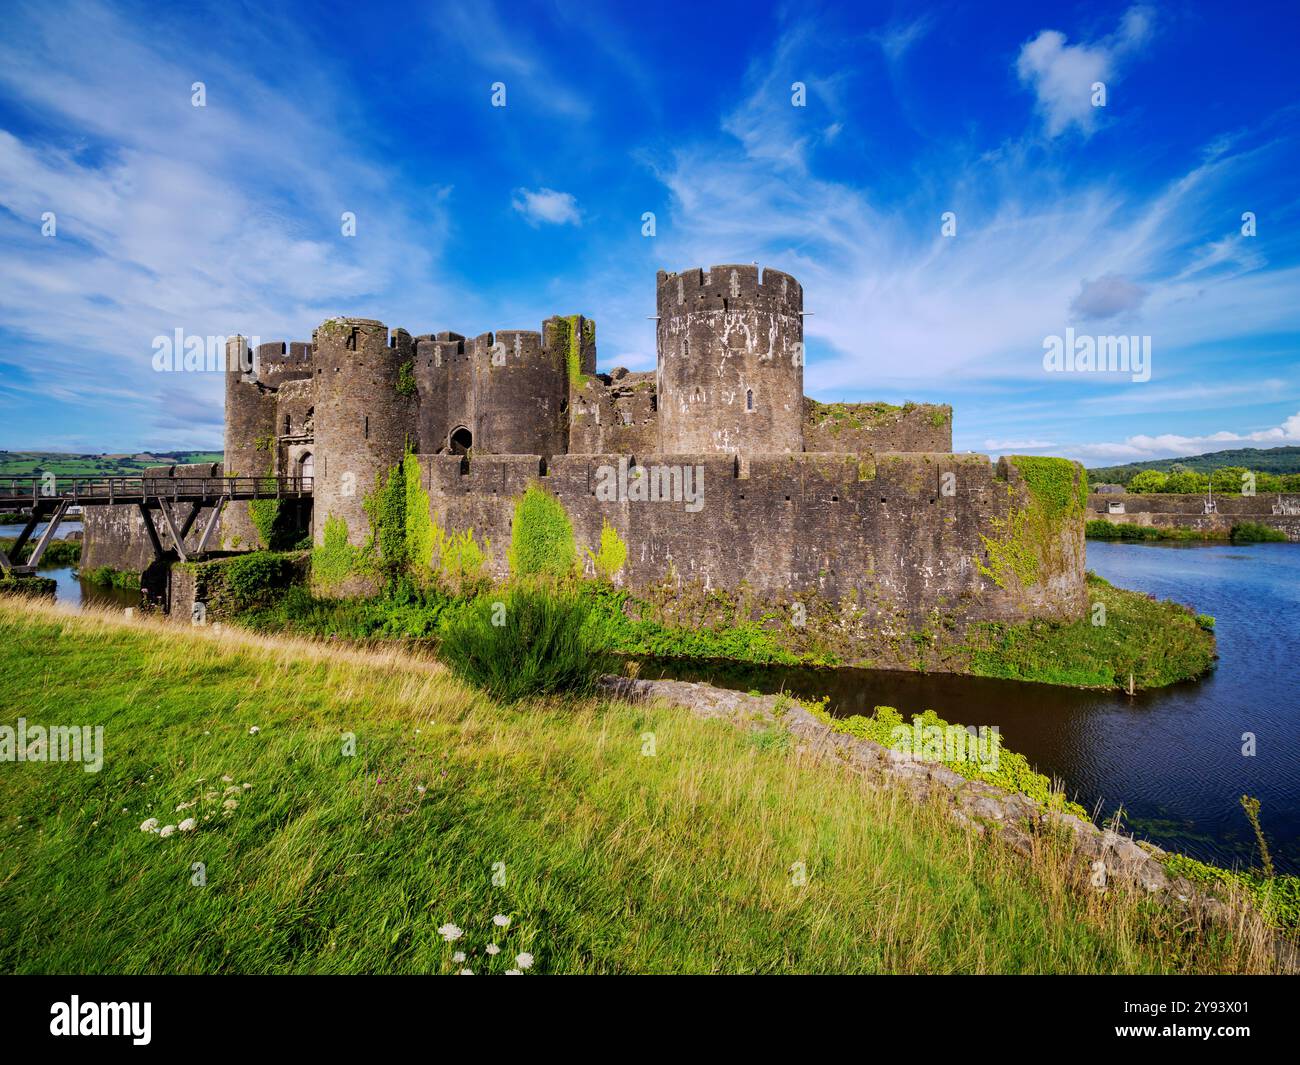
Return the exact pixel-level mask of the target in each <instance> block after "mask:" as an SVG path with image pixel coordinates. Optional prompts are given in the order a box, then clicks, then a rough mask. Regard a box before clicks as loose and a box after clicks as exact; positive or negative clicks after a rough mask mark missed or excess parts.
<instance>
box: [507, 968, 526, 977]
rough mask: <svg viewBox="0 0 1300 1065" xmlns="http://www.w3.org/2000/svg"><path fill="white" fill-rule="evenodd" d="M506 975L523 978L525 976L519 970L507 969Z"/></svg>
mask: <svg viewBox="0 0 1300 1065" xmlns="http://www.w3.org/2000/svg"><path fill="white" fill-rule="evenodd" d="M506 975H507V976H523V975H524V974H523V973H521V972H520V971H519V970H518V969H507V970H506Z"/></svg>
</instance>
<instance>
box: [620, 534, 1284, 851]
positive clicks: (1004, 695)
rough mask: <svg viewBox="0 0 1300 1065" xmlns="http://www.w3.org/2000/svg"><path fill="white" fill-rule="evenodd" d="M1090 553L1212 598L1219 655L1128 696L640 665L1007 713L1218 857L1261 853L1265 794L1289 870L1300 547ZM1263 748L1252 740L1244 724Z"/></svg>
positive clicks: (1013, 743)
mask: <svg viewBox="0 0 1300 1065" xmlns="http://www.w3.org/2000/svg"><path fill="white" fill-rule="evenodd" d="M1088 567H1089V569H1092V570H1093V571H1094V572H1096V573H1098V574H1100V575H1101V576H1103V577H1105V578H1106V579H1107V580H1109V581H1111V582H1112V583H1113V584H1117V585H1120V586H1121V587H1124V588H1133V589H1136V590H1138V591H1142V592H1148V593H1150V594H1151V595H1154V596H1156V597H1157V598H1161V599H1173V600H1176V601H1177V602H1180V603H1186V604H1187V605H1189V606H1191V607H1193V608H1194V609H1195V610H1196V612H1197V613H1201V614H1212V615H1213V616H1214V617H1215V619H1216V626H1215V633H1216V635H1217V637H1218V643H1219V663H1218V668H1217V669H1216V670H1215V671H1214V672H1213V673H1212V674H1210V675H1209V676H1208V677H1206V678H1204V679H1202V680H1200V681H1195V682H1189V683H1185V684H1179V685H1175V686H1173V687H1171V688H1165V689H1162V690H1159V691H1154V692H1144V693H1139V694H1138V695H1136V696H1134V697H1132V698H1130V697H1129V696H1127V695H1124V694H1120V693H1109V692H1091V691H1077V690H1075V689H1071V688H1057V687H1052V686H1049V685H1040V684H1020V683H1016V682H1013V681H1000V680H988V679H983V678H979V677H955V676H944V675H919V674H915V673H893V672H881V671H878V670H857V669H833V670H824V669H790V668H785V667H777V668H770V667H764V668H757V669H745V668H736V667H734V666H732V665H725V666H716V667H715V666H711V665H707V664H705V665H694V664H693V665H692V666H690V667H685V668H683V667H681V666H679V665H677V664H669V663H658V664H657V665H656V666H654V667H648V666H647V667H644V668H643V669H642V673H641V675H642V676H656V675H658V676H678V677H682V678H684V679H694V680H712V681H713V682H714V683H717V684H719V685H723V686H726V687H731V688H737V689H740V690H745V691H748V690H758V691H764V692H775V691H780V690H782V689H784V690H787V691H789V692H791V693H793V694H795V695H798V696H806V697H809V698H820V697H821V696H823V695H829V696H830V699H831V707H832V710H833V712H835V713H837V714H842V715H848V714H855V713H868V714H869V713H871V711H872V709H873V708H874V707H876V706H881V705H884V706H894V707H897V708H898V709H899V710H902V711H903V712H904V713H905V714H911V713H919V712H920V711H922V710H926V709H931V708H933V709H934V710H935V712H937V713H938V714H939V716H940V717H942V718H944V719H945V720H948V721H952V722H956V723H959V724H963V725H997V726H998V727H999V728H1000V730H1001V733H1002V737H1003V740H1004V742H1005V743H1006V746H1007V747H1008V748H1009V749H1011V750H1013V751H1019V752H1021V753H1022V754H1024V755H1025V756H1026V757H1028V759H1029V760H1030V761H1031V762H1032V763H1033V764H1034V765H1035V767H1036V768H1037V769H1038V770H1039V771H1040V772H1043V773H1046V774H1048V775H1049V776H1052V777H1054V778H1056V779H1058V780H1060V781H1061V782H1062V783H1063V784H1064V786H1065V788H1066V790H1067V791H1068V792H1069V794H1070V795H1071V797H1072V798H1074V799H1075V800H1076V801H1078V802H1079V803H1081V804H1082V805H1083V806H1084V807H1086V808H1087V809H1089V810H1093V809H1097V808H1099V809H1100V810H1101V812H1102V815H1103V816H1109V815H1110V814H1112V813H1113V812H1114V811H1115V809H1116V808H1117V807H1119V806H1121V805H1122V806H1123V809H1124V812H1125V817H1126V823H1127V824H1128V826H1129V829H1130V830H1131V831H1132V832H1134V833H1135V834H1136V835H1138V836H1140V837H1143V838H1146V839H1149V840H1151V841H1152V842H1153V843H1157V844H1159V845H1160V846H1163V847H1167V848H1168V849H1170V850H1177V851H1181V852H1182V853H1185V854H1190V855H1192V856H1194V857H1197V858H1201V859H1203V860H1206V861H1212V862H1215V863H1217V864H1221V865H1227V866H1232V865H1240V866H1249V865H1252V864H1256V863H1257V850H1256V846H1255V837H1254V833H1253V831H1252V829H1251V827H1250V824H1249V822H1248V821H1247V820H1246V817H1245V815H1244V813H1243V812H1242V809H1241V804H1240V800H1241V796H1242V795H1251V796H1254V797H1255V798H1257V799H1259V800H1260V803H1261V813H1260V816H1261V821H1262V823H1263V826H1264V831H1265V834H1266V836H1267V839H1268V842H1269V846H1270V848H1271V851H1272V854H1273V859H1274V863H1275V864H1276V865H1277V867H1278V869H1279V871H1286V872H1290V873H1300V547H1297V546H1296V545H1294V544H1252V545H1249V546H1218V545H1215V546H1202V545H1197V546H1182V545H1179V546H1166V545H1147V544H1122V543H1100V542H1096V541H1089V542H1088ZM1247 732H1249V733H1253V734H1254V736H1255V744H1256V753H1255V755H1254V756H1253V757H1247V756H1244V755H1243V754H1242V742H1243V741H1242V735H1243V733H1247Z"/></svg>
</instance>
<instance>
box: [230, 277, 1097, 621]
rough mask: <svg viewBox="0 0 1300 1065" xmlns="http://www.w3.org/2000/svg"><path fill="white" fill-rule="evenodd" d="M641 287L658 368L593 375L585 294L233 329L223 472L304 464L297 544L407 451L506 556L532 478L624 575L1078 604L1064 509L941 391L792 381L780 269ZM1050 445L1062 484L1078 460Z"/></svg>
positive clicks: (787, 304) (1007, 612)
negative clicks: (431, 328) (633, 482)
mask: <svg viewBox="0 0 1300 1065" xmlns="http://www.w3.org/2000/svg"><path fill="white" fill-rule="evenodd" d="M655 295H656V304H655V306H656V312H657V314H656V317H657V319H658V322H657V327H656V335H657V346H658V365H657V369H656V371H655V372H654V373H631V372H629V371H627V370H625V369H623V368H621V367H617V368H615V369H613V370H611V371H610V372H609V373H600V372H598V371H597V363H596V323H595V322H594V321H592V320H591V319H589V318H586V317H584V316H582V315H567V316H554V317H552V318H549V319H547V320H546V321H545V322H543V323H542V327H541V329H540V330H538V331H529V330H513V329H512V330H500V331H497V332H490V333H484V334H481V335H479V336H477V337H473V338H466V337H465V336H463V335H462V334H459V333H455V332H450V331H446V332H439V333H428V334H423V335H420V336H414V337H413V336H411V334H409V333H407V332H406V331H405V330H402V329H394V330H392V331H391V332H390V331H389V329H388V328H387V327H386V326H385V325H384V324H383V323H380V322H377V321H373V320H370V319H363V318H334V319H330V320H329V321H326V322H325V323H323V324H322V325H321V326H320V328H319V329H318V330H317V331H316V333H315V335H314V337H313V339H312V342H311V343H310V344H306V343H301V342H295V343H286V342H272V343H269V344H261V345H259V346H258V347H257V349H256V350H255V351H249V350H248V347H247V345H246V344H245V342H244V341H242V340H241V339H240V338H235V339H233V340H232V341H231V345H232V349H231V350H232V353H233V355H234V356H235V357H234V358H233V359H230V360H229V363H230V367H231V368H230V369H229V371H228V374H227V388H226V461H225V466H226V472H227V473H232V474H236V473H237V474H241V475H245V476H247V475H250V474H261V473H278V474H286V475H310V476H312V477H313V480H314V500H313V512H312V530H313V537H314V541H315V543H316V544H317V545H321V544H323V542H324V539H325V528H326V524H327V522H329V521H331V520H333V521H334V522H335V523H336V524H335V527H336V528H337V523H339V522H341V523H343V525H345V526H346V530H347V539H348V541H349V542H350V543H351V544H353V545H355V546H360V545H363V544H365V543H367V542H368V540H369V539H370V538H371V536H372V529H371V527H370V517H369V515H368V514H367V512H366V506H365V500H366V497H367V495H368V494H369V493H371V492H372V491H373V490H374V489H375V487H376V485H377V484H378V483H379V482H380V481H381V480H382V479H383V478H385V477H386V476H387V475H388V474H389V472H390V471H391V470H393V469H394V467H395V466H396V465H397V464H398V463H399V462H401V460H402V458H403V456H404V454H406V452H407V451H408V449H409V450H410V451H411V452H412V453H414V454H415V455H416V456H417V458H418V462H419V469H420V475H421V480H422V485H423V488H424V490H425V491H427V492H428V495H429V506H430V511H431V516H432V518H433V520H434V521H435V522H436V523H437V525H438V526H440V527H441V528H442V529H443V530H444V531H445V532H447V533H464V532H467V531H468V532H470V533H472V534H473V536H474V539H475V541H476V542H477V543H478V544H479V546H480V547H481V548H484V549H485V550H486V553H487V560H488V566H489V568H490V570H491V571H492V573H493V574H494V575H496V576H501V577H504V576H505V575H506V570H507V566H508V563H507V550H508V547H509V544H510V538H511V527H510V525H511V521H512V520H513V514H514V504H515V502H516V501H517V500H518V498H519V497H520V495H521V494H522V493H523V492H524V491H525V489H526V488H527V487H528V486H529V485H530V484H533V483H536V484H538V485H540V486H542V487H543V488H544V489H545V490H546V491H548V492H549V493H551V494H552V495H553V496H554V497H555V498H556V499H558V500H559V502H560V503H561V504H562V505H563V506H564V508H565V510H566V512H567V513H568V515H569V519H570V521H571V523H572V525H573V529H574V534H575V539H576V540H577V546H578V548H579V549H580V550H579V557H580V558H581V557H584V549H586V548H595V547H596V546H597V545H598V544H599V543H600V539H601V531H602V528H603V527H604V526H605V524H606V523H608V525H609V526H610V527H612V528H613V529H614V530H615V531H616V532H617V533H618V535H619V537H620V538H621V539H622V541H623V542H624V544H625V545H626V547H627V560H626V563H625V564H624V565H623V566H622V568H621V570H620V571H619V572H618V573H617V574H615V576H614V579H615V581H616V582H617V583H618V584H620V585H622V586H624V587H627V588H629V589H637V588H650V587H652V586H653V587H654V588H656V589H663V588H664V587H669V588H671V587H672V586H674V585H680V586H686V585H688V584H689V585H691V586H693V587H699V588H703V589H706V590H710V591H713V590H716V591H720V592H728V593H736V594H737V595H740V594H743V595H744V596H746V597H748V598H749V599H750V600H751V601H752V600H771V601H773V602H778V601H779V602H788V601H789V600H790V599H791V598H795V597H811V596H816V597H819V599H821V600H823V601H824V602H826V603H830V604H832V605H842V604H847V605H851V606H852V608H853V610H854V611H856V612H857V613H858V614H859V615H860V616H865V617H872V616H884V615H888V616H890V617H891V618H894V619H899V618H900V617H905V618H906V619H908V620H909V621H916V620H919V619H920V618H921V617H922V616H923V615H927V614H930V613H931V612H934V611H938V612H941V613H943V614H944V615H945V616H946V617H949V618H952V619H954V620H958V621H961V620H972V619H1015V618H1023V617H1052V618H1063V617H1076V616H1080V615H1081V613H1082V611H1083V609H1084V605H1085V603H1084V590H1083V589H1084V583H1083V521H1082V516H1083V511H1082V507H1081V506H1078V507H1076V506H1074V505H1073V504H1071V505H1070V506H1069V507H1068V508H1066V509H1065V510H1061V509H1060V508H1059V507H1057V508H1055V509H1053V508H1052V507H1044V506H1042V505H1041V501H1038V500H1036V499H1035V497H1034V492H1033V491H1031V486H1030V485H1029V484H1028V483H1026V481H1025V477H1024V475H1023V474H1022V470H1021V469H1020V467H1019V466H1018V465H1017V463H1016V462H1015V461H1012V462H1007V461H1005V460H1004V461H1003V462H1001V463H1000V464H999V465H998V467H997V468H994V467H993V466H992V465H991V464H990V463H989V462H988V459H987V458H986V457H985V456H982V455H954V454H952V453H951V448H952V411H951V408H949V407H946V406H930V405H913V404H908V405H906V406H903V407H891V406H889V405H887V404H822V403H817V402H815V401H813V400H811V399H808V398H807V397H805V396H804V395H803V367H804V354H803V308H804V293H803V288H802V286H801V285H800V284H799V283H798V281H797V280H795V278H793V277H791V276H790V275H789V274H786V273H783V272H781V271H778V270H760V269H759V268H758V267H757V266H751V265H722V266H714V267H712V268H710V269H708V270H700V269H695V270H688V271H684V272H682V273H680V274H679V273H666V272H663V271H660V272H659V274H658V276H657V278H656V284H655ZM1040 461H1041V460H1040ZM1061 466H1062V468H1063V469H1064V471H1065V478H1066V480H1069V479H1070V478H1071V477H1073V478H1074V480H1075V484H1076V487H1077V485H1078V484H1080V483H1081V478H1082V476H1083V472H1082V469H1081V468H1079V467H1077V466H1072V465H1069V464H1065V463H1062V464H1061ZM638 470H644V471H647V472H646V476H648V477H650V478H651V479H652V480H657V479H658V477H659V476H660V475H661V474H662V475H664V476H665V477H667V478H668V479H669V480H668V483H669V484H670V485H671V483H672V480H671V479H672V478H673V477H676V478H678V481H677V484H678V496H679V498H677V499H675V500H672V499H670V500H661V501H654V502H650V501H646V502H641V501H638V500H637V498H636V495H635V493H627V494H624V495H616V496H613V497H611V496H608V495H602V493H601V491H600V485H601V482H602V478H607V477H608V476H609V474H610V471H621V472H620V473H619V476H621V477H622V478H623V479H624V481H626V478H627V477H628V476H629V475H635V473H636V471H638ZM1058 472H1059V471H1058ZM684 475H685V476H689V481H688V484H689V485H690V487H691V488H692V489H702V493H701V494H700V495H699V497H698V499H697V500H696V502H695V504H694V505H690V506H688V505H687V501H686V500H684V499H682V498H680V495H681V484H682V482H681V478H682V477H683V476H684ZM1067 494H1068V493H1067ZM1071 498H1073V497H1071ZM222 529H223V533H224V537H225V538H224V543H223V546H224V547H225V548H226V549H228V550H229V549H247V548H251V547H253V546H255V545H256V544H257V537H258V533H257V530H256V529H255V528H254V527H253V525H252V522H251V521H250V520H249V517H248V513H247V506H246V505H242V504H237V505H235V506H233V507H230V508H228V511H227V513H226V514H225V515H223V521H222ZM347 590H349V591H355V590H356V586H355V585H354V584H349V585H348V588H347Z"/></svg>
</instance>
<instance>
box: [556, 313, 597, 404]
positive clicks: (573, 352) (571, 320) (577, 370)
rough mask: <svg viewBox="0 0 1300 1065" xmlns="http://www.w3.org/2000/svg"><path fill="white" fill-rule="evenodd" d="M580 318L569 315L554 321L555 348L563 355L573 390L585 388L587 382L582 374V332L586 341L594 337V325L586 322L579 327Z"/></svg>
mask: <svg viewBox="0 0 1300 1065" xmlns="http://www.w3.org/2000/svg"><path fill="white" fill-rule="evenodd" d="M581 318H582V315H580V314H570V315H566V316H564V317H561V318H556V319H555V340H556V347H557V348H558V350H560V351H562V352H563V353H564V362H565V367H566V368H567V371H568V375H569V383H570V384H571V385H572V386H573V387H574V388H585V387H586V386H587V382H588V380H589V378H588V376H587V375H586V374H585V373H583V372H582V342H583V330H584V329H585V330H586V332H587V339H588V340H594V339H595V336H596V323H595V322H591V321H587V322H584V323H583V324H582V326H581V327H579V324H578V323H579V321H580V320H581Z"/></svg>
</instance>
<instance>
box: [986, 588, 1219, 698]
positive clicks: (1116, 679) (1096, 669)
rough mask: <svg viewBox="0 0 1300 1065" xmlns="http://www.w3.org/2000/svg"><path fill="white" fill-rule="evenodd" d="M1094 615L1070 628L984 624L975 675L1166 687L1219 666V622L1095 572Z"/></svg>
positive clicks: (1054, 624) (1096, 685) (1057, 624)
mask: <svg viewBox="0 0 1300 1065" xmlns="http://www.w3.org/2000/svg"><path fill="white" fill-rule="evenodd" d="M1087 585H1088V602H1089V604H1090V609H1089V612H1088V614H1087V616H1086V617H1084V618H1081V619H1080V620H1078V621H1072V622H1068V623H1062V622H1047V621H1032V622H1027V623H1022V624H1018V625H1003V624H992V623H984V624H980V625H976V626H974V627H973V629H972V633H971V648H972V652H971V671H972V672H973V673H975V674H976V675H977V676H981V677H1002V678H1006V679H1008V680H1028V681H1037V682H1040V683H1044V684H1062V685H1069V686H1071V687H1081V688H1123V687H1127V686H1128V683H1129V678H1130V676H1131V677H1132V680H1133V686H1134V687H1135V688H1159V687H1163V686H1165V685H1168V684H1174V683H1177V682H1178V681H1181V680H1189V679H1191V678H1194V677H1199V676H1201V674H1203V673H1205V672H1206V671H1207V670H1209V669H1211V668H1213V666H1214V660H1215V656H1216V652H1215V643H1214V634H1213V631H1212V630H1213V628H1214V619H1213V618H1210V617H1206V616H1204V615H1200V616H1198V615H1196V614H1194V613H1193V612H1192V611H1191V610H1189V609H1188V608H1187V607H1185V606H1180V605H1179V604H1177V603H1173V602H1169V601H1168V600H1159V599H1153V598H1152V597H1151V596H1147V595H1143V594H1141V593H1140V592H1133V591H1129V590H1127V589H1125V588H1116V587H1115V586H1114V585H1113V584H1111V583H1110V582H1109V581H1107V580H1105V579H1104V578H1102V577H1098V576H1097V575H1096V574H1094V573H1089V574H1088V578H1087Z"/></svg>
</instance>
